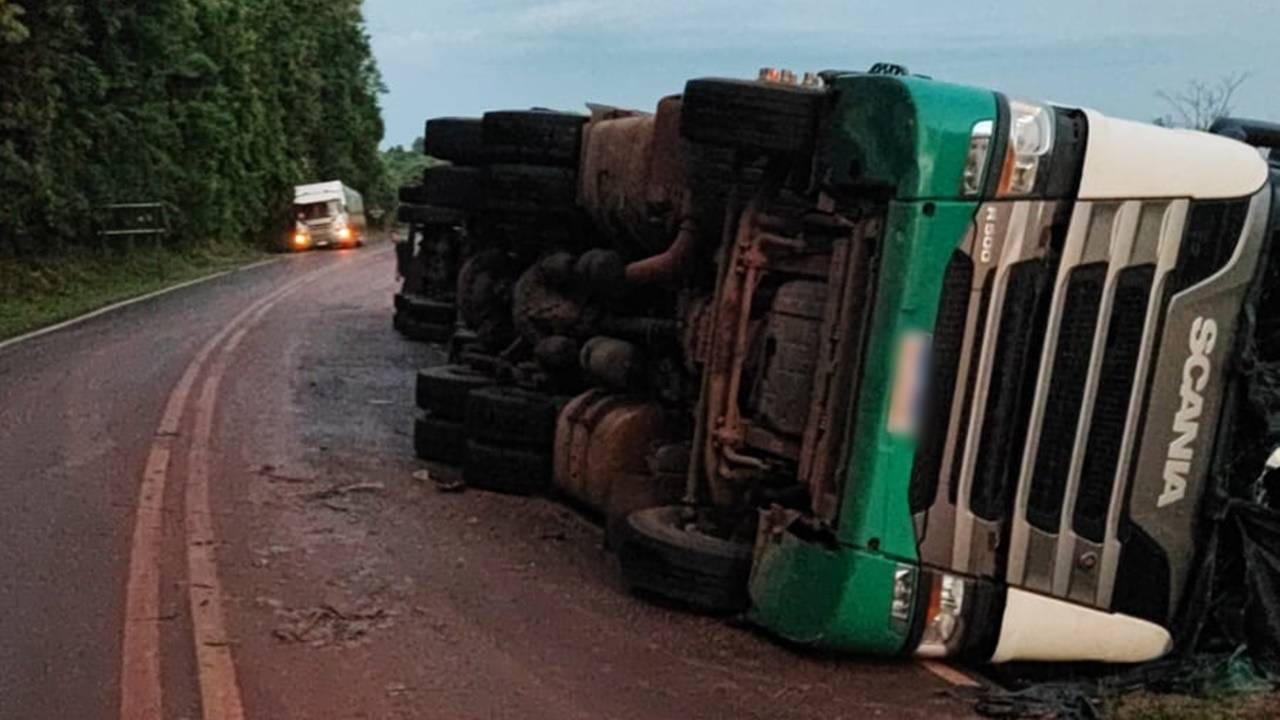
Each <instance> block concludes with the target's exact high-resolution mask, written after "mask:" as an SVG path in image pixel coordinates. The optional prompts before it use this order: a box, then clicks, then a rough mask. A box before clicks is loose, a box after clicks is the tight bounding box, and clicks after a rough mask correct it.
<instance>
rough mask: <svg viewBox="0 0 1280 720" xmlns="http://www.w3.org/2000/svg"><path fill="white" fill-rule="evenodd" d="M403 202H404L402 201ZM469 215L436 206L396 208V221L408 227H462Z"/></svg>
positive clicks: (404, 206)
mask: <svg viewBox="0 0 1280 720" xmlns="http://www.w3.org/2000/svg"><path fill="white" fill-rule="evenodd" d="M401 202H403V201H401ZM466 219H467V214H466V213H464V212H462V211H461V210H457V209H454V208H446V207H436V206H435V205H401V206H400V207H398V208H396V220H397V221H398V222H402V223H405V224H407V225H431V226H439V225H448V226H454V225H461V224H462V223H463V222H464V221H465V220H466Z"/></svg>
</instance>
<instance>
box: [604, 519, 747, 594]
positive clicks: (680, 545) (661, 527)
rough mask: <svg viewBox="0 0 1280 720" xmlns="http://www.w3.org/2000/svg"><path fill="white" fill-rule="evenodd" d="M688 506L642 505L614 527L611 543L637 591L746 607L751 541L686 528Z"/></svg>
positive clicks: (624, 575)
mask: <svg viewBox="0 0 1280 720" xmlns="http://www.w3.org/2000/svg"><path fill="white" fill-rule="evenodd" d="M687 512H688V510H687V509H686V508H684V507H679V506H666V507H656V508H648V509H645V510H637V511H635V512H633V513H631V514H630V515H628V516H627V517H626V519H625V520H623V521H621V522H618V523H616V524H615V525H614V526H613V533H614V534H613V536H612V537H611V538H610V545H611V546H612V547H613V548H614V549H615V551H616V552H617V554H618V562H619V565H620V566H621V568H622V576H623V579H624V580H625V581H626V583H627V586H628V587H630V588H631V590H633V591H637V592H640V593H645V594H651V595H654V596H657V597H661V598H664V599H667V600H672V601H675V602H678V603H681V604H683V605H686V606H688V607H690V608H693V609H696V610H701V611H703V612H708V613H714V614H728V613H735V612H741V611H743V610H745V609H746V608H747V604H748V602H749V599H748V591H747V582H748V580H749V578H750V576H751V559H752V551H753V548H752V546H751V545H749V544H746V543H741V542H734V541H732V540H724V539H721V538H718V537H714V536H712V535H709V534H706V533H704V532H701V531H700V530H698V529H697V528H693V527H686V522H685V515H686V513H687Z"/></svg>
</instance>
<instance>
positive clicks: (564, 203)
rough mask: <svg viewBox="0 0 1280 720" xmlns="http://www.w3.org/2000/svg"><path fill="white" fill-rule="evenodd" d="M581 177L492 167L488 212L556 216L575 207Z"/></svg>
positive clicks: (541, 168) (536, 168)
mask: <svg viewBox="0 0 1280 720" xmlns="http://www.w3.org/2000/svg"><path fill="white" fill-rule="evenodd" d="M577 195H578V174H577V171H575V170H570V169H567V168H557V167H546V166H542V165H491V166H490V167H489V173H488V177H487V178H486V182H485V208H486V209H488V210H490V211H498V212H517V213H518V212H529V213H534V212H537V213H542V212H556V211H564V210H566V209H568V208H572V207H574V206H575V203H576V201H577Z"/></svg>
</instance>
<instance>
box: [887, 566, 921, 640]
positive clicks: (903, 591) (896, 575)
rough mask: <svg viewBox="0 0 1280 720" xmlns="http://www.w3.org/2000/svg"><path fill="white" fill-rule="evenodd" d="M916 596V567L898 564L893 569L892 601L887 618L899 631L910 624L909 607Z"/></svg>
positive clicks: (903, 630)
mask: <svg viewBox="0 0 1280 720" xmlns="http://www.w3.org/2000/svg"><path fill="white" fill-rule="evenodd" d="M915 597H916V568H914V567H912V566H910V565H899V566H898V567H897V568H896V569H895V570H894V571H893V602H892V604H891V605H890V606H889V619H890V620H891V621H892V623H893V625H894V626H895V627H896V628H898V630H899V631H901V632H905V631H906V628H907V627H908V626H909V625H910V624H911V608H912V606H913V605H914V604H915Z"/></svg>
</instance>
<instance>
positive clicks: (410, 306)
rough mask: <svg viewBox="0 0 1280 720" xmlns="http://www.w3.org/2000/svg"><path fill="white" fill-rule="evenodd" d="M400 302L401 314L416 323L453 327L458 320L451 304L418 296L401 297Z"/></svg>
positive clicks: (455, 310) (456, 311)
mask: <svg viewBox="0 0 1280 720" xmlns="http://www.w3.org/2000/svg"><path fill="white" fill-rule="evenodd" d="M400 302H401V303H402V304H403V305H404V308H403V310H402V312H404V313H406V314H408V316H409V317H410V318H412V319H414V320H417V321H418V322H424V323H430V324H433V325H448V326H449V327H453V325H454V323H455V322H457V319H458V310H457V308H456V307H455V306H454V304H453V303H451V302H444V301H443V300H432V299H431V298H426V297H422V296H420V295H403V296H402V299H401V301H400Z"/></svg>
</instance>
